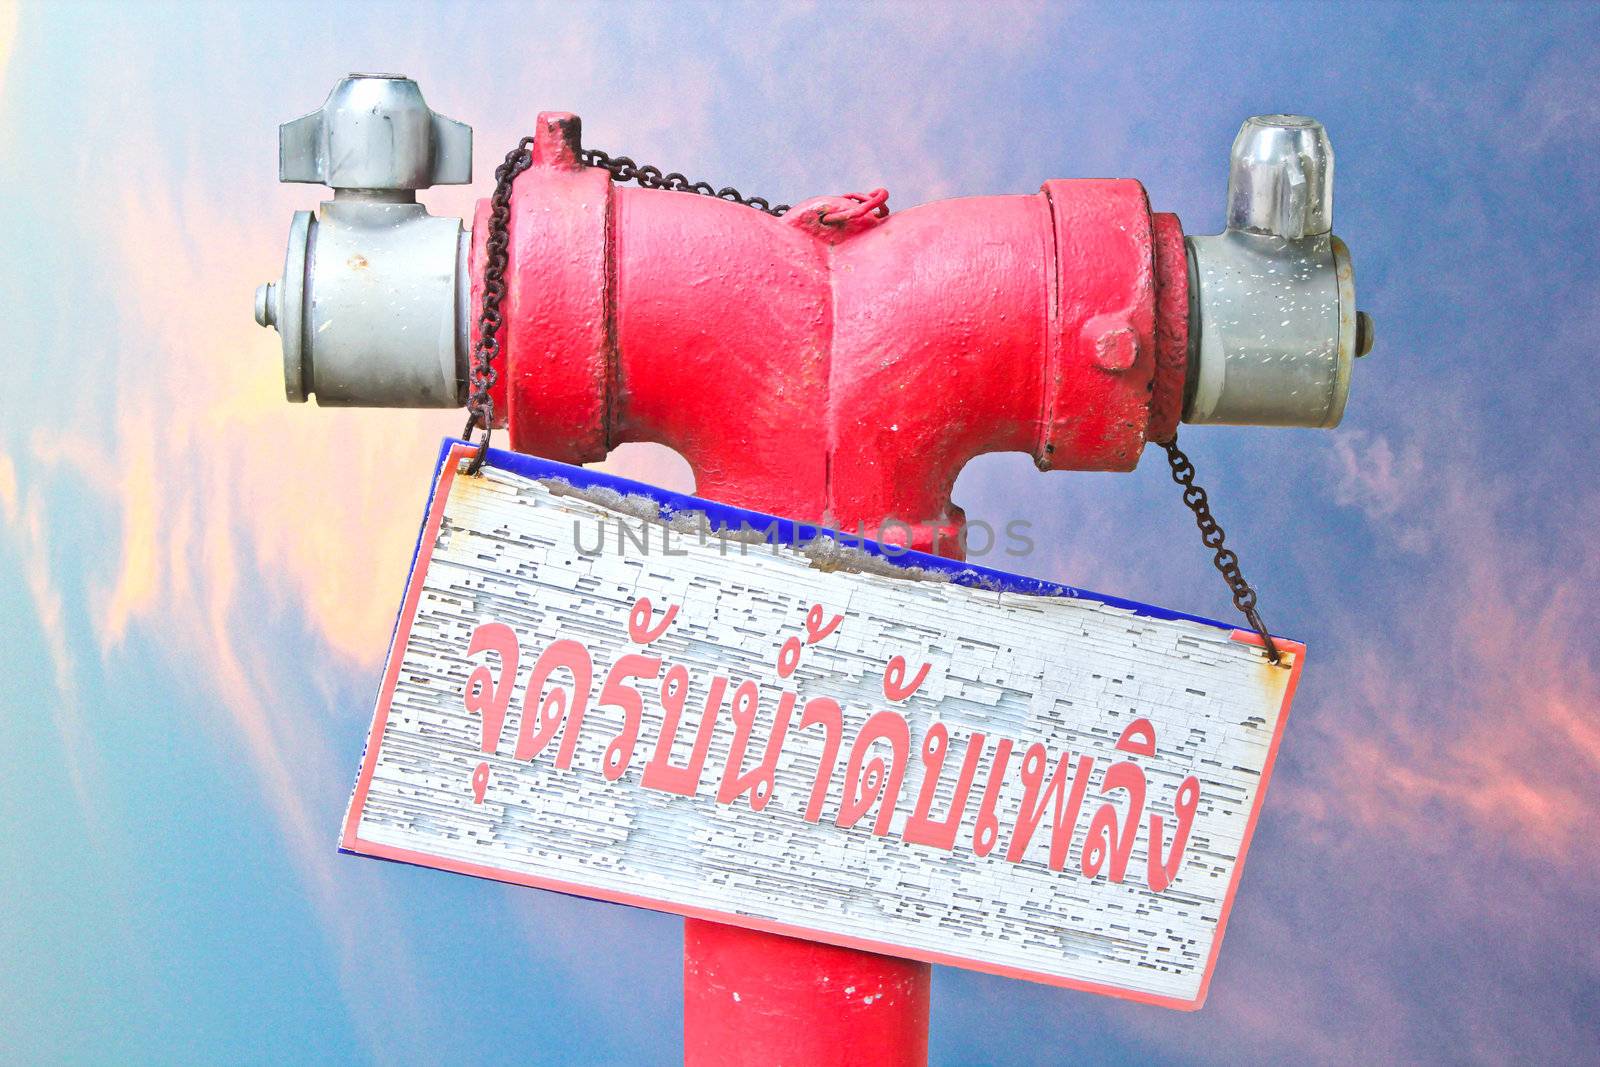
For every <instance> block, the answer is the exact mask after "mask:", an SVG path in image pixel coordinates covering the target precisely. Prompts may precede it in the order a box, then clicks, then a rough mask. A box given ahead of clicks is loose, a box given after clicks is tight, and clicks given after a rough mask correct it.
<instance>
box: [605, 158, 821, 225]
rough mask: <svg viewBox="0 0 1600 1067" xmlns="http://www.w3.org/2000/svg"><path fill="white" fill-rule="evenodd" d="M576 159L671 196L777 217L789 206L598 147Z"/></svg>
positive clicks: (625, 180) (612, 177)
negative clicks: (712, 201) (721, 203)
mask: <svg viewBox="0 0 1600 1067" xmlns="http://www.w3.org/2000/svg"><path fill="white" fill-rule="evenodd" d="M578 158H580V159H581V160H583V162H584V164H585V165H586V166H590V167H600V168H601V169H603V170H608V171H610V172H611V180H612V181H618V182H638V183H639V184H640V185H641V186H643V187H644V188H646V189H666V190H667V191H669V192H674V193H697V194H699V195H700V196H714V197H716V198H717V199H718V200H727V201H730V202H731V203H735V204H743V205H744V206H745V207H753V208H755V209H756V210H757V211H764V212H766V213H767V214H768V215H772V216H774V217H778V218H781V217H782V216H783V215H784V214H785V213H786V212H787V211H788V210H789V205H788V204H776V205H774V204H769V203H767V201H766V200H765V199H764V198H763V197H759V196H745V195H743V194H741V193H740V192H739V190H737V189H735V188H733V187H732V186H724V187H723V188H721V189H718V188H715V187H714V186H713V185H712V184H711V183H710V182H692V181H690V180H689V179H688V178H686V177H684V176H683V175H682V174H679V173H678V172H677V171H672V172H670V173H668V174H663V173H661V168H660V167H652V166H650V165H649V164H648V163H645V164H640V163H635V162H634V161H633V160H631V159H629V158H628V157H627V156H615V157H613V156H609V155H607V154H606V153H604V152H602V151H600V150H599V149H597V148H585V149H584V150H583V152H582V154H581V155H580V156H579V157H578Z"/></svg>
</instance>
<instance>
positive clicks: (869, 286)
mask: <svg viewBox="0 0 1600 1067" xmlns="http://www.w3.org/2000/svg"><path fill="white" fill-rule="evenodd" d="M470 135H471V131H470V130H469V129H467V128H466V127H465V126H462V125H461V124H459V123H454V122H452V121H451V120H448V119H445V118H443V117H442V116H438V115H435V114H434V113H433V112H431V111H429V110H428V108H427V106H426V104H425V103H423V102H422V98H421V94H420V92H419V91H418V90H417V88H416V85H415V84H414V83H412V82H411V81H409V80H408V79H404V78H399V77H396V76H391V75H352V76H351V77H349V78H347V79H345V80H344V81H342V82H340V84H339V85H338V86H337V87H336V88H335V90H334V92H333V94H332V95H330V97H329V99H328V102H327V103H326V104H324V106H323V108H322V109H321V110H320V111H318V112H315V113H313V114H312V115H309V116H306V117H305V118H303V119H300V120H298V121H296V122H294V123H290V124H287V125H286V126H284V127H283V130H282V148H283V161H282V171H281V177H283V179H284V180H293V181H316V182H322V183H324V184H328V185H331V186H334V187H335V189H336V195H335V199H334V200H333V201H330V202H328V203H326V204H324V205H323V210H322V212H321V213H320V214H319V215H317V216H313V215H312V214H311V213H309V212H301V213H299V214H298V215H297V216H296V219H295V223H294V226H293V227H292V229H291V237H290V246H289V251H288V255H287V257H286V261H285V270H284V276H283V279H282V280H281V281H280V282H279V283H276V284H274V285H268V286H263V287H262V289H261V290H260V291H259V292H258V294H257V307H256V315H257V318H258V320H259V321H261V322H262V323H263V324H264V325H273V326H279V327H280V332H281V333H282V334H283V347H284V359H285V374H286V383H287V391H288V393H289V396H290V398H291V399H295V400H304V399H305V398H306V397H307V396H308V395H310V394H316V395H317V396H318V399H319V402H322V403H334V404H373V405H389V406H443V407H448V406H458V405H460V404H461V403H463V401H464V400H465V397H466V389H467V380H468V372H467V363H468V354H469V353H470V352H471V350H472V348H473V346H474V345H475V344H476V342H477V340H478V338H477V337H476V336H475V330H476V326H475V325H473V326H472V327H470V328H469V325H468V324H469V322H472V323H474V324H475V317H474V316H473V315H472V309H474V308H476V307H478V306H480V303H481V298H482V279H483V270H484V263H485V247H484V242H485V240H486V237H487V233H488V228H489V227H488V224H489V217H490V206H489V203H488V202H483V203H480V205H479V208H478V213H477V217H476V220H475V223H474V225H473V227H472V230H471V232H470V234H468V233H466V232H464V231H463V230H462V228H461V227H460V225H459V223H457V222H456V220H449V219H440V218H435V217H433V216H430V215H428V214H427V212H426V211H424V210H423V209H422V208H421V207H420V205H417V204H416V203H415V198H414V196H413V195H412V193H413V191H414V190H416V189H419V188H426V187H427V186H428V185H430V184H435V183H441V182H462V181H466V180H467V178H468V173H467V170H468V169H469V168H468V166H467V162H469V161H470ZM531 154H532V162H531V166H529V168H528V169H527V170H526V171H524V172H523V173H522V174H521V175H520V176H519V177H518V178H517V179H516V182H515V185H514V187H513V192H512V196H511V200H510V205H509V219H508V221H507V234H508V237H509V245H508V248H509V264H508V269H507V271H506V292H505V298H504V301H503V303H502V313H503V325H502V327H501V329H500V333H499V344H500V352H499V357H498V361H497V369H498V374H499V376H498V383H497V384H496V386H495V387H494V411H495V413H496V419H497V424H498V425H500V426H504V427H506V428H507V429H508V431H509V435H510V439H511V444H512V446H513V447H514V448H515V449H517V450H519V451H523V452H528V453H535V454H538V455H540V456H543V457H546V458H548V459H553V460H558V461H561V462H565V463H573V464H581V463H588V462H592V461H596V460H600V459H603V458H605V456H606V455H607V454H608V453H609V452H610V451H611V450H612V449H614V448H616V447H617V446H618V445H621V444H623V443H626V442H636V441H643V442H657V443H660V444H663V445H666V446H669V447H671V448H673V449H676V450H677V451H678V452H679V453H680V454H682V456H683V457H684V458H685V459H686V460H687V461H688V463H689V465H690V466H691V468H692V469H693V471H694V475H695V479H696V491H697V493H698V494H699V495H701V496H704V497H707V498H710V499H713V500H717V501H720V502H723V503H726V504H730V505H734V506H736V507H743V508H748V509H753V510H758V511H762V512H767V513H772V514H777V515H782V516H785V517H788V518H792V519H798V520H802V521H807V522H820V523H822V524H824V525H826V526H828V527H832V528H834V529H837V530H842V531H846V532H849V533H852V534H854V533H865V534H866V535H867V536H870V537H873V538H875V539H879V540H887V541H894V542H899V543H904V544H908V545H909V546H910V547H913V548H917V549H921V550H924V551H930V552H934V553H937V554H941V555H945V556H950V557H956V558H959V557H960V556H961V555H962V552H963V530H964V517H963V515H962V513H961V511H960V509H959V508H957V507H956V506H955V505H954V504H953V503H952V502H951V499H950V494H951V490H952V488H953V486H954V484H955V480H956V478H957V476H958V475H959V473H960V471H961V469H962V467H963V466H964V465H965V464H966V463H967V462H968V461H969V460H971V459H972V458H974V457H976V456H978V455H981V454H983V453H986V452H997V451H1021V452H1026V453H1028V454H1029V455H1031V456H1032V457H1033V460H1034V462H1035V463H1036V464H1037V466H1038V467H1039V468H1040V469H1041V470H1123V471H1125V470H1131V469H1133V467H1134V465H1135V464H1136V463H1137V462H1138V460H1139V457H1140V454H1141V452H1142V450H1143V448H1144V446H1145V444H1146V443H1147V442H1152V441H1154V442H1165V441H1169V440H1171V439H1172V438H1173V436H1174V434H1175V433H1176V431H1177V426H1178V423H1179V421H1180V419H1183V420H1186V421H1190V422H1241V423H1257V424H1271V425H1311V426H1331V425H1333V424H1335V423H1337V422H1338V420H1339V417H1340V414H1341V413H1342V410H1343V406H1344V401H1345V396H1346V394H1347V392H1348V388H1349V375H1350V366H1351V360H1352V358H1353V357H1354V356H1356V355H1360V354H1363V353H1364V352H1365V350H1366V347H1367V346H1368V345H1370V338H1371V329H1370V323H1369V322H1368V321H1367V320H1366V318H1365V316H1361V315H1358V314H1357V312H1356V311H1355V307H1354V292H1353V282H1352V281H1351V274H1350V267H1349V260H1348V254H1347V253H1346V252H1345V250H1344V246H1343V245H1342V243H1340V242H1339V241H1338V240H1337V238H1334V237H1333V236H1332V232H1331V227H1332V222H1331V217H1332V216H1331V182H1332V152H1331V148H1329V146H1328V144H1327V139H1326V136H1325V135H1324V134H1323V132H1322V128H1321V127H1320V125H1318V124H1317V123H1315V122H1314V121H1312V120H1310V119H1305V118H1301V117H1298V116H1283V115H1274V116H1262V117H1258V118H1254V119H1251V120H1249V121H1248V122H1247V123H1246V124H1245V126H1244V128H1243V129H1242V130H1241V131H1240V135H1239V139H1238V140H1237V141H1236V142H1235V145H1234V150H1233V158H1232V171H1231V174H1230V179H1229V198H1228V227H1227V229H1226V230H1225V231H1224V233H1222V234H1219V235H1216V236H1214V237H1190V238H1185V236H1184V234H1183V232H1182V229H1181V227H1180V225H1179V222H1178V219H1177V218H1176V217H1175V216H1173V215H1168V214H1155V213H1152V212H1151V210H1150V206H1149V202H1148V200H1147V197H1146V195H1145V190H1144V188H1143V186H1142V185H1140V184H1139V183H1138V182H1136V181H1132V180H1075V181H1049V182H1046V183H1045V185H1044V187H1043V188H1042V189H1041V190H1040V191H1039V192H1038V193H1035V194H1032V195H1019V196H986V197H973V198H966V199H958V200H948V201H942V202H937V203H932V204H926V205H922V206H918V207H915V208H912V209H910V210H906V211H896V212H893V213H890V212H889V211H888V206H887V203H886V194H885V193H884V192H883V191H882V190H874V191H872V192H870V193H862V194H847V195H841V196H831V197H819V198H815V199H812V200H808V201H805V202H803V203H800V204H797V205H795V206H794V207H793V208H792V209H790V210H789V211H788V212H787V214H785V215H784V216H783V217H782V218H775V217H773V216H772V215H770V214H766V213H762V212H758V211H754V210H751V209H750V208H748V207H745V206H741V205H738V204H734V203H729V202H727V201H724V200H721V199H718V198H716V197H713V196H695V195H687V194H685V193H683V192H676V191H669V190H665V189H650V188H628V187H623V186H619V185H617V184H615V183H614V181H613V176H612V174H611V173H610V172H609V171H607V170H606V169H604V168H602V167H598V166H588V165H586V162H585V155H584V151H583V148H582V144H581V139H580V127H579V121H578V119H577V118H576V117H575V116H573V115H568V114H562V113H545V114H541V115H540V116H539V118H538V122H537V126H536V130H535V134H534V138H533V143H532V149H531ZM469 244H470V249H469V247H468V246H469ZM358 248H359V249H362V250H365V251H364V254H361V255H354V254H347V253H350V252H352V250H355V249H358ZM374 250H375V252H374ZM358 261H359V262H358ZM357 268H359V269H357ZM378 285H381V286H385V287H387V289H386V291H388V292H390V293H393V294H398V296H399V297H403V299H396V300H393V301H390V302H389V303H387V304H385V305H383V307H381V308H376V309H375V308H374V305H373V304H372V302H371V301H370V300H368V299H367V296H366V294H369V293H370V292H372V291H374V289H373V287H374V286H378ZM384 308H391V309H396V308H397V309H400V310H390V311H385V310H384ZM928 1010H929V967H928V965H927V964H925V963H918V962H911V961H907V960H902V959H898V958H891V957H886V956H880V955H875V954H871V953H868V952H862V951H856V950H852V949H847V948H839V947H833V946H830V945H822V944H815V943H811V942H808V941H801V940H796V939H793V938H789V937H782V936H777V935H774V934H768V933H759V932H754V931H749V930H744V929H735V928H732V927H728V926H723V925H719V924H716V923H712V922H708V921H704V920H697V919H689V920H686V924H685V939H684V1048H685V1058H686V1060H687V1061H688V1062H690V1063H694V1064H700V1065H721V1064H796V1065H804V1064H824V1063H827V1064H833V1063H863V1064H882V1065H896V1064H920V1063H923V1062H925V1060H926V1057H927V1033H928V1031H927V1024H928Z"/></svg>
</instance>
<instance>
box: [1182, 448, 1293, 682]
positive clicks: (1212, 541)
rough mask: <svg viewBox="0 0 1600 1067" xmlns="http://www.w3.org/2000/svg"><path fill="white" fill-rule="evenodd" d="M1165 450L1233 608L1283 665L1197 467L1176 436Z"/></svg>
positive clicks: (1269, 657)
mask: <svg viewBox="0 0 1600 1067" xmlns="http://www.w3.org/2000/svg"><path fill="white" fill-rule="evenodd" d="M1163 447H1164V448H1166V450H1167V465H1168V466H1170V467H1171V468H1172V480H1173V481H1175V482H1177V483H1178V484H1179V485H1181V486H1183V502H1184V503H1185V504H1187V505H1189V510H1190V511H1192V512H1194V522H1195V525H1196V526H1198V527H1200V540H1201V542H1202V543H1203V544H1204V545H1205V546H1206V547H1207V548H1209V549H1211V550H1212V551H1213V552H1215V553H1216V555H1215V557H1214V558H1213V560H1212V562H1214V563H1215V564H1216V566H1217V570H1219V571H1221V572H1222V580H1223V581H1225V582H1227V583H1228V589H1229V591H1230V592H1232V593H1233V606H1234V607H1236V608H1238V609H1239V612H1240V614H1242V615H1243V616H1244V617H1245V618H1246V619H1248V620H1250V625H1251V626H1252V627H1254V628H1255V631H1256V633H1258V634H1260V635H1261V643H1262V645H1263V646H1264V647H1265V648H1266V650H1267V659H1268V660H1270V661H1271V662H1273V663H1278V662H1280V661H1282V659H1283V653H1281V652H1279V651H1278V646H1277V644H1276V643H1275V642H1274V641H1273V640H1272V635H1271V634H1270V633H1268V632H1267V625H1266V623H1264V622H1262V621H1261V613H1260V611H1258V610H1257V608H1256V591H1255V590H1254V589H1252V588H1251V587H1250V583H1249V582H1247V581H1245V580H1244V574H1243V573H1241V572H1240V570H1239V557H1238V555H1237V554H1235V552H1234V551H1233V549H1231V548H1225V547H1223V543H1222V542H1223V539H1224V537H1225V536H1226V535H1225V534H1224V533H1223V532H1222V527H1221V526H1219V525H1218V524H1217V519H1216V516H1214V515H1212V514H1211V502H1210V501H1209V500H1207V499H1206V491H1205V490H1204V489H1202V488H1200V487H1199V486H1198V485H1196V484H1194V464H1193V463H1191V462H1189V457H1188V456H1187V455H1185V454H1184V452H1183V450H1182V449H1181V448H1179V447H1178V438H1177V437H1176V436H1174V437H1173V438H1172V440H1170V441H1168V442H1167V443H1166V444H1165V445H1164V446H1163Z"/></svg>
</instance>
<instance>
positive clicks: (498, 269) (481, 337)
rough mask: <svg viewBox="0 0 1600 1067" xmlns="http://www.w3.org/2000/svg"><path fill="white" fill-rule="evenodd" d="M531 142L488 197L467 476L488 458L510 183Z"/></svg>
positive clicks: (516, 152) (529, 160)
mask: <svg viewBox="0 0 1600 1067" xmlns="http://www.w3.org/2000/svg"><path fill="white" fill-rule="evenodd" d="M532 145H533V138H532V137H524V138H523V139H522V140H520V141H518V142H517V147H515V148H513V149H512V150H511V151H509V152H507V153H506V158H505V161H504V162H502V163H501V164H500V165H499V166H498V167H496V168H495V171H494V194H493V195H492V196H490V197H489V231H488V233H487V234H486V235H485V239H484V242H483V250H484V259H483V304H482V306H481V307H480V309H479V311H478V341H477V344H476V345H474V346H473V349H472V368H471V370H470V371H469V372H468V393H467V428H466V429H464V430H462V431H461V437H462V439H463V440H467V441H470V440H472V431H473V429H474V428H476V427H479V426H481V427H483V440H482V441H481V442H479V444H478V454H477V455H475V456H473V457H472V462H471V463H470V464H468V466H467V473H468V474H477V473H478V471H480V470H481V469H483V461H484V460H485V459H486V458H488V455H489V436H490V434H491V433H493V427H494V397H493V396H492V395H491V394H490V390H491V389H493V388H494V384H495V382H497V381H499V379H500V374H499V372H498V371H496V370H495V369H494V359H495V357H496V356H498V355H499V354H500V324H501V322H502V321H503V320H502V319H501V316H500V301H502V300H504V299H505V297H506V266H507V264H508V262H509V261H510V258H511V255H510V251H509V250H508V248H507V245H508V244H510V241H511V235H510V233H509V232H508V230H507V225H508V224H509V222H510V221H511V183H512V182H514V181H515V180H516V178H517V175H519V174H521V173H522V172H523V171H525V170H527V169H528V168H529V167H530V166H532V165H533V152H532Z"/></svg>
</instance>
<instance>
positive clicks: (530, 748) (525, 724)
mask: <svg viewBox="0 0 1600 1067" xmlns="http://www.w3.org/2000/svg"><path fill="white" fill-rule="evenodd" d="M562 670H564V671H567V672H568V673H570V674H571V675H572V684H571V686H570V688H564V687H563V686H562V684H561V683H560V682H559V681H557V682H556V684H555V685H554V687H552V688H551V690H550V692H549V693H546V692H545V691H544V689H545V685H546V684H547V683H548V682H550V681H551V680H552V679H553V678H554V677H555V674H556V672H557V671H562ZM593 683H594V662H593V660H591V659H590V657H589V650H588V649H587V648H585V647H584V646H583V645H582V644H580V643H579V642H577V641H574V640H572V639H571V638H562V639H561V640H559V641H553V642H551V644H550V647H549V648H547V649H545V650H544V654H543V655H541V656H540V657H539V661H538V662H537V663H535V664H534V665H533V674H532V675H531V676H529V678H528V689H527V691H526V692H525V693H524V694H523V696H522V724H521V725H520V726H519V727H518V728H517V749H516V753H515V755H516V758H517V759H519V760H531V759H533V758H534V757H535V756H537V755H538V754H539V753H540V752H542V751H544V747H545V746H546V745H548V744H549V743H550V741H551V739H552V738H554V737H555V735H556V731H557V730H560V729H562V724H563V723H565V724H566V728H565V730H564V731H563V735H562V738H561V749H560V751H559V752H558V753H557V755H556V766H557V767H561V768H566V767H570V766H572V752H573V749H574V748H576V747H577V744H578V731H579V729H581V728H582V726H583V712H584V709H585V708H586V707H587V706H588V704H589V687H590V686H591V685H592V684H593ZM535 726H537V728H535Z"/></svg>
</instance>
